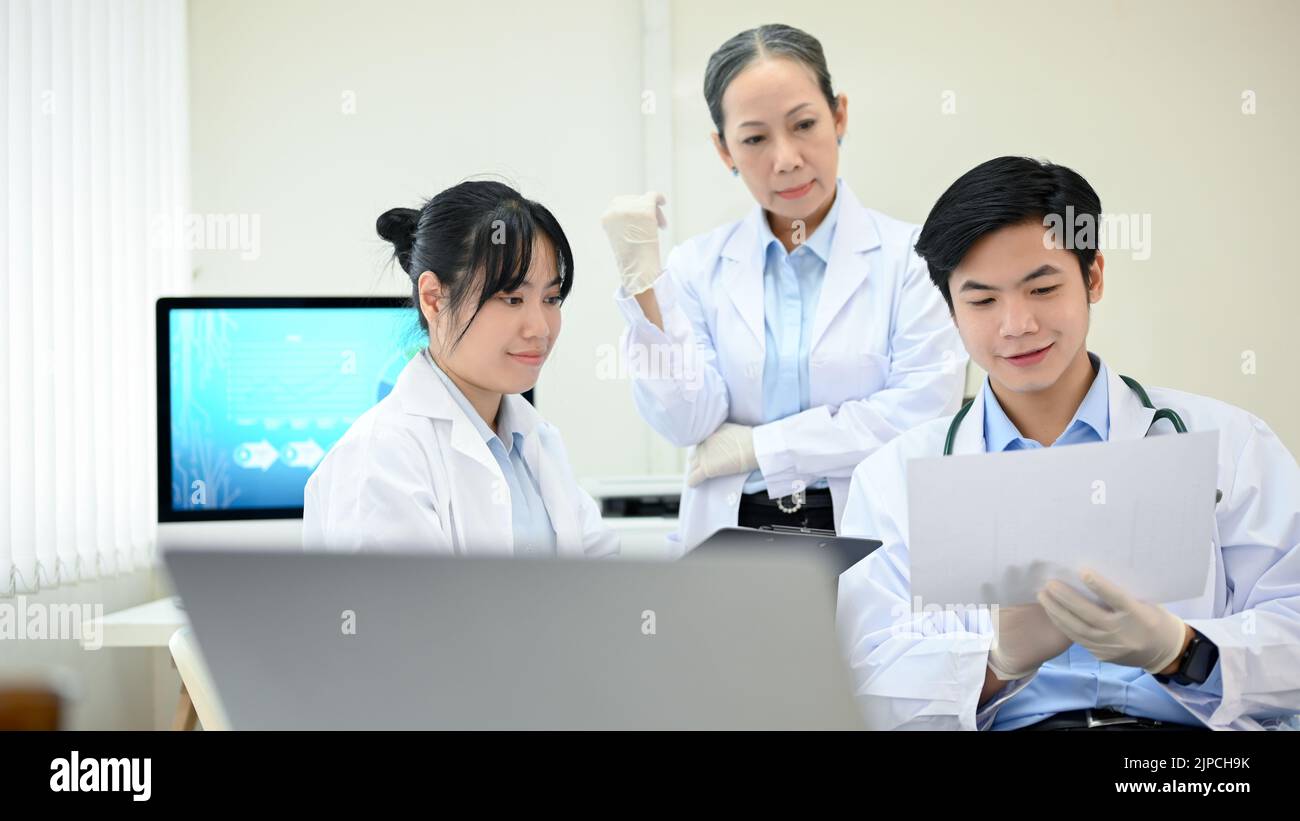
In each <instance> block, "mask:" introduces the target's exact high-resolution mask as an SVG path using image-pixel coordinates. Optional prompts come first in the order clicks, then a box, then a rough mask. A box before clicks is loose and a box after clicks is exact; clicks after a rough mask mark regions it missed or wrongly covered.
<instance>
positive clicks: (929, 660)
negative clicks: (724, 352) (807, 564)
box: [837, 370, 1300, 730]
mask: <svg viewBox="0 0 1300 821" xmlns="http://www.w3.org/2000/svg"><path fill="white" fill-rule="evenodd" d="M1107 388H1108V390H1109V394H1110V395H1109V399H1110V439H1112V440H1122V439H1136V438H1139V437H1142V436H1143V435H1145V434H1146V432H1147V429H1148V427H1149V426H1150V423H1151V417H1152V415H1153V413H1154V411H1152V410H1149V409H1147V408H1144V407H1143V406H1142V403H1141V401H1140V400H1139V399H1138V397H1137V396H1136V395H1135V394H1134V393H1133V391H1131V390H1130V389H1129V388H1128V386H1127V385H1125V384H1124V383H1123V382H1122V381H1121V380H1120V378H1119V376H1118V375H1117V373H1116V372H1115V371H1114V370H1110V380H1109V383H1108V385H1107ZM985 389H987V386H986V388H985ZM983 390H984V389H982V390H981V391H980V393H979V395H977V396H976V397H975V403H974V405H972V407H971V409H970V412H969V413H968V414H967V415H966V418H965V419H964V420H963V421H962V424H961V428H960V430H959V433H958V435H957V437H956V440H955V441H954V443H953V453H982V452H984V395H983ZM1147 392H1148V394H1149V396H1150V398H1151V402H1152V404H1154V405H1155V406H1156V407H1157V408H1161V407H1169V408H1173V409H1174V410H1175V411H1177V412H1178V414H1179V416H1181V417H1182V419H1183V421H1184V423H1185V424H1186V425H1187V429H1188V430H1189V431H1197V430H1216V429H1217V430H1218V431H1219V459H1218V463H1219V464H1218V479H1217V482H1218V484H1217V487H1218V488H1219V489H1220V490H1221V491H1222V492H1223V499H1222V500H1221V501H1220V502H1219V503H1218V505H1217V507H1216V509H1215V527H1214V542H1213V547H1212V549H1211V550H1209V551H1207V552H1206V554H1205V561H1206V562H1209V563H1210V572H1209V581H1208V583H1207V585H1206V590H1205V592H1204V593H1203V594H1202V595H1200V596H1198V597H1197V598H1194V599H1187V600H1183V601H1178V602H1165V603H1163V604H1164V605H1165V607H1167V608H1168V609H1169V610H1170V611H1171V612H1172V613H1174V614H1175V615H1177V616H1179V617H1181V618H1182V619H1184V620H1185V621H1186V622H1187V624H1188V625H1190V626H1191V627H1193V628H1194V629H1196V630H1199V631H1200V632H1201V633H1203V634H1205V636H1207V637H1208V638H1209V639H1210V640H1211V641H1213V642H1214V643H1215V644H1216V645H1218V647H1219V664H1220V665H1221V672H1222V678H1223V697H1222V699H1220V698H1219V697H1217V696H1215V695H1214V694H1213V693H1209V692H1201V691H1198V690H1197V689H1196V688H1195V687H1194V686H1189V687H1184V686H1181V685H1178V684H1173V683H1170V684H1166V685H1162V686H1164V687H1165V689H1166V690H1167V691H1168V692H1169V693H1170V695H1172V696H1173V697H1174V698H1175V699H1177V700H1178V701H1179V702H1180V703H1181V704H1182V705H1183V706H1184V707H1186V708H1187V710H1188V711H1189V712H1191V713H1192V714H1193V715H1195V716H1196V717H1197V718H1198V719H1200V720H1201V721H1203V722H1205V723H1206V724H1207V725H1208V726H1210V727H1213V728H1216V729H1220V728H1223V729H1257V728H1260V727H1268V726H1277V725H1278V724H1279V723H1280V722H1282V720H1283V718H1284V717H1285V716H1288V715H1290V714H1294V713H1296V712H1300V468H1297V466H1296V461H1295V459H1294V458H1293V457H1292V456H1291V454H1290V453H1289V452H1288V451H1287V449H1286V447H1285V446H1283V445H1282V443H1281V442H1280V441H1278V439H1277V437H1276V435H1274V433H1273V432H1272V431H1271V430H1270V429H1269V428H1268V426H1267V425H1265V424H1264V422H1262V421H1260V420H1259V419H1257V418H1255V417H1254V416H1252V415H1250V414H1249V413H1247V412H1245V411H1243V410H1241V409H1239V408H1235V407H1233V406H1231V405H1227V404H1224V403H1223V402H1219V401H1217V400H1214V399H1209V398H1206V397H1202V396H1196V395H1193V394H1187V393H1182V392H1180V391H1172V390H1166V389H1161V388H1148V390H1147ZM950 421H951V417H948V418H945V419H936V420H934V421H932V422H929V423H927V424H925V425H922V426H920V427H918V428H917V429H915V430H913V431H910V432H908V433H907V434H904V435H903V436H900V437H898V438H897V439H895V440H894V441H893V442H891V443H890V444H889V445H887V446H885V447H884V448H881V449H880V450H879V451H877V452H876V453H875V454H874V455H873V456H872V457H870V458H869V459H867V460H866V461H865V462H863V463H862V465H860V466H859V467H858V469H857V470H855V471H854V473H853V483H852V488H851V490H850V499H849V504H848V509H847V510H846V512H845V514H844V526H843V532H844V533H845V534H850V535H863V536H870V537H872V538H876V539H880V540H881V541H882V545H881V547H880V548H878V549H877V550H876V551H874V552H873V553H872V554H871V555H869V556H868V557H867V558H865V559H863V560H862V561H861V562H858V563H857V564H856V565H854V566H853V567H851V568H849V570H847V571H845V573H844V574H843V575H842V576H841V577H840V586H839V609H838V614H837V623H838V628H839V630H840V635H841V640H842V642H844V644H845V652H846V653H847V655H848V659H849V664H850V667H851V668H852V671H853V677H854V682H855V686H856V692H857V699H858V703H859V706H860V707H861V709H862V711H863V714H864V717H865V719H866V721H867V724H868V726H869V727H872V728H875V729H894V728H905V729H944V730H956V729H966V730H970V729H987V727H988V726H990V725H991V724H992V722H993V717H994V715H995V714H996V708H997V706H998V705H1000V704H1001V703H1003V702H1005V701H1006V700H1007V699H1009V698H1011V697H1012V696H1013V695H1015V693H1017V692H1019V691H1020V690H1021V689H1023V688H1024V687H1025V686H1027V685H1028V684H1029V682H1030V681H1032V680H1033V676H1030V677H1027V678H1024V679H1018V680H1016V681H1014V682H1011V683H1010V684H1009V685H1008V686H1007V687H1006V688H1005V689H1004V690H1003V691H1002V692H1001V693H999V694H997V695H995V696H994V698H993V699H991V700H990V702H989V703H988V704H987V705H985V708H981V714H980V716H979V721H978V726H977V721H976V711H977V704H978V701H979V695H980V690H981V689H982V687H983V685H984V671H985V668H986V666H987V660H988V651H989V645H990V643H991V641H992V631H991V625H990V624H989V619H988V617H987V613H984V614H982V617H980V616H975V615H967V616H966V617H964V618H963V617H962V616H959V615H957V614H956V613H952V612H945V613H942V614H929V615H928V616H927V615H925V614H922V615H920V616H916V615H913V605H912V601H911V585H910V573H909V562H908V553H907V544H908V509H907V481H906V465H907V461H908V460H909V459H914V458H921V457H929V456H939V455H941V454H942V453H943V443H944V438H945V436H946V434H947V431H948V425H949V422H950ZM1172 433H1173V427H1172V426H1171V425H1170V424H1169V423H1168V422H1167V421H1164V420H1162V421H1161V422H1159V423H1158V424H1157V425H1156V426H1155V427H1154V428H1152V430H1151V435H1152V436H1155V435H1159V434H1172ZM935 515H939V516H941V515H943V511H935ZM922 622H924V625H922ZM985 710H987V712H985Z"/></svg>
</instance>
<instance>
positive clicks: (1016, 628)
mask: <svg viewBox="0 0 1300 821" xmlns="http://www.w3.org/2000/svg"><path fill="white" fill-rule="evenodd" d="M1071 644H1073V641H1072V640H1071V639H1070V638H1069V637H1068V636H1066V635H1065V634H1064V633H1063V632H1061V631H1060V630H1059V629H1057V627H1056V625H1054V624H1053V623H1052V621H1051V619H1049V618H1048V617H1047V613H1045V612H1044V611H1043V608H1042V607H1041V606H1039V605H1037V604H1017V605H1012V606H1011V607H998V608H997V610H996V611H995V617H994V620H993V646H992V647H991V648H989V661H988V665H989V669H990V670H992V671H993V675H995V676H997V677H998V678H1000V679H1002V680H1003V681H1011V680H1013V679H1018V678H1024V677H1025V676H1027V675H1029V674H1031V673H1033V672H1034V671H1035V670H1037V669H1038V668H1039V667H1041V666H1042V665H1043V662H1045V661H1047V660H1048V659H1054V658H1056V657H1057V656H1059V655H1061V654H1062V653H1064V652H1065V651H1066V650H1068V649H1070V645H1071Z"/></svg>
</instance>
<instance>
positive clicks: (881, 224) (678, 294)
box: [615, 183, 967, 555]
mask: <svg viewBox="0 0 1300 821" xmlns="http://www.w3.org/2000/svg"><path fill="white" fill-rule="evenodd" d="M839 196H840V197H842V198H843V199H842V201H841V202H840V204H839V217H838V222H837V223H836V228H835V235H834V239H833V241H832V243H831V249H830V256H829V260H828V262H827V266H826V275H825V279H824V281H823V284H822V289H821V294H820V297H819V300H818V305H817V311H816V314H815V318H814V322H813V326H812V336H813V342H812V344H811V346H810V352H809V362H808V378H809V395H810V396H809V398H810V405H811V406H810V408H809V409H808V410H806V411H803V412H802V413H798V414H795V415H793V416H789V417H787V418H785V419H782V420H779V421H777V422H773V423H771V424H762V422H763V363H764V353H765V351H764V348H765V334H764V303H763V268H764V261H765V260H764V256H763V249H762V248H760V247H759V239H758V237H759V234H758V231H759V226H760V220H762V219H764V216H763V209H762V208H761V207H759V206H757V205H755V206H754V208H753V210H752V211H751V212H750V214H749V216H747V217H746V218H745V219H743V220H739V221H737V222H733V223H730V224H728V225H724V226H722V227H720V228H717V229H715V230H713V231H711V232H709V233H707V234H703V235H701V236H698V237H695V238H694V239H691V240H688V241H687V242H685V243H683V244H681V245H679V246H677V247H676V248H674V249H673V250H672V252H671V253H670V254H669V256H668V262H667V266H666V270H665V273H664V274H663V275H662V276H660V277H659V279H658V280H657V281H656V283H655V286H654V291H655V295H656V297H657V298H658V302H659V306H660V310H661V313H662V314H663V319H664V330H663V331H660V330H659V329H658V328H657V327H655V326H654V325H653V324H651V323H650V322H649V321H648V320H647V319H646V318H645V315H644V313H643V312H642V311H641V307H640V305H638V304H637V302H636V300H635V299H634V298H632V297H628V296H626V295H624V293H623V291H622V289H619V291H618V292H616V295H615V299H616V300H617V302H618V304H619V307H620V309H621V310H622V312H623V314H624V316H625V317H626V319H627V321H628V323H629V325H628V328H627V330H626V331H625V332H624V334H623V337H622V347H623V355H624V357H626V361H628V362H629V363H632V365H633V367H632V369H631V370H632V383H633V395H634V398H635V401H636V406H637V408H638V410H639V411H640V413H641V415H642V417H643V418H644V419H645V420H646V422H648V423H649V424H650V426H651V427H652V428H654V429H655V430H656V431H658V432H659V433H660V434H662V435H663V436H664V437H665V438H666V439H668V441H670V442H672V443H673V444H674V445H677V446H678V447H687V446H692V445H696V444H698V443H700V442H701V441H703V440H704V439H705V438H706V437H708V436H709V434H711V433H713V432H714V430H716V429H717V428H718V426H719V425H721V424H722V423H723V422H727V421H731V422H736V423H739V424H744V425H752V426H756V427H755V428H754V448H755V451H756V454H757V457H758V463H759V467H760V469H761V470H762V472H763V476H764V478H765V479H766V480H767V482H768V491H769V494H770V495H774V496H785V495H789V494H790V493H792V492H794V491H795V490H797V489H798V488H799V487H800V485H799V484H797V483H802V485H803V486H807V485H810V484H812V483H813V482H814V481H816V480H817V479H819V478H821V477H826V478H827V479H828V484H829V487H830V491H831V497H832V501H833V503H834V510H835V521H836V522H837V523H838V522H839V520H840V517H841V515H842V512H843V510H844V503H845V500H846V499H847V496H848V489H849V477H850V476H851V474H852V472H853V468H854V467H856V466H857V464H858V463H859V462H861V461H862V459H863V458H865V457H866V456H867V455H868V454H870V453H872V452H873V451H874V450H876V449H877V448H879V447H880V446H881V445H882V444H884V443H885V442H888V441H889V440H890V439H892V438H894V437H895V436H897V435H898V434H900V433H902V432H903V431H905V430H907V429H909V428H911V427H914V426H915V425H918V424H920V423H921V422H924V421H926V420H929V419H933V418H935V417H936V416H940V415H942V414H944V413H951V412H952V411H954V410H955V409H956V407H957V406H958V404H959V403H960V401H961V390H962V387H963V383H964V379H965V372H966V361H967V356H966V351H965V349H964V348H963V347H962V344H961V339H960V338H959V337H958V335H957V331H956V329H955V328H954V327H953V324H952V320H951V319H950V318H949V315H948V309H947V306H946V305H945V304H944V301H943V298H942V297H941V296H940V294H939V291H938V289H936V288H935V287H934V286H933V284H931V282H930V280H929V275H928V273H927V269H926V266H925V263H924V262H923V261H922V260H921V259H920V258H919V257H917V256H916V254H915V253H913V250H912V248H913V246H914V245H915V242H916V236H917V233H918V232H919V228H918V227H917V226H915V225H912V224H909V223H905V222H900V221H898V220H895V219H892V218H890V217H887V216H885V215H884V214H881V213H880V212H878V211H873V210H871V209H869V208H865V207H864V206H863V205H862V204H861V203H859V202H858V200H857V198H856V197H855V196H854V195H853V192H852V191H851V190H850V189H849V187H848V184H847V183H843V184H842V185H841V187H840V191H839ZM637 362H642V363H649V365H648V366H646V367H645V368H637V367H636V363H637ZM650 366H653V367H650ZM747 478H748V474H741V473H737V474H734V475H731V476H719V477H717V478H714V479H706V480H705V481H704V482H702V483H701V484H700V485H699V486H698V487H694V488H692V487H689V486H686V487H684V489H683V491H682V499H681V508H680V530H679V532H678V533H676V534H673V535H672V536H670V537H669V543H670V551H669V552H670V553H671V554H673V555H681V554H682V553H684V552H686V551H687V550H690V549H692V548H694V547H695V546H696V545H698V544H699V543H700V542H701V541H703V540H704V539H705V538H706V537H708V536H709V535H710V534H711V533H713V532H714V531H715V530H717V529H718V528H721V527H734V526H735V525H736V520H737V511H738V508H739V505H740V494H741V492H742V488H743V486H744V484H745V481H746V479H747Z"/></svg>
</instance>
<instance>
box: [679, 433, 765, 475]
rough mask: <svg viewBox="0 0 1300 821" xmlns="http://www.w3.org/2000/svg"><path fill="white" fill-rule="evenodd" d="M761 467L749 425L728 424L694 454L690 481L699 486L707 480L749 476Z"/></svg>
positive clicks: (699, 445) (705, 441)
mask: <svg viewBox="0 0 1300 821" xmlns="http://www.w3.org/2000/svg"><path fill="white" fill-rule="evenodd" d="M757 467H758V456H756V455H755V454H754V429H753V428H751V427H750V426H749V425H737V424H733V423H731V422H724V423H722V424H721V425H719V426H718V429H717V430H715V431H714V432H713V433H711V434H709V437H708V438H707V439H705V440H704V441H703V442H701V443H699V444H698V445H696V446H695V450H694V451H693V452H692V453H691V464H690V472H689V473H688V474H687V476H686V481H687V483H688V484H689V485H690V486H691V487H695V486H696V485H698V484H699V483H700V482H703V481H704V480H705V479H712V478H713V477H715V476H730V475H731V474H733V473H749V472H750V471H752V470H754V469H755V468H757Z"/></svg>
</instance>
